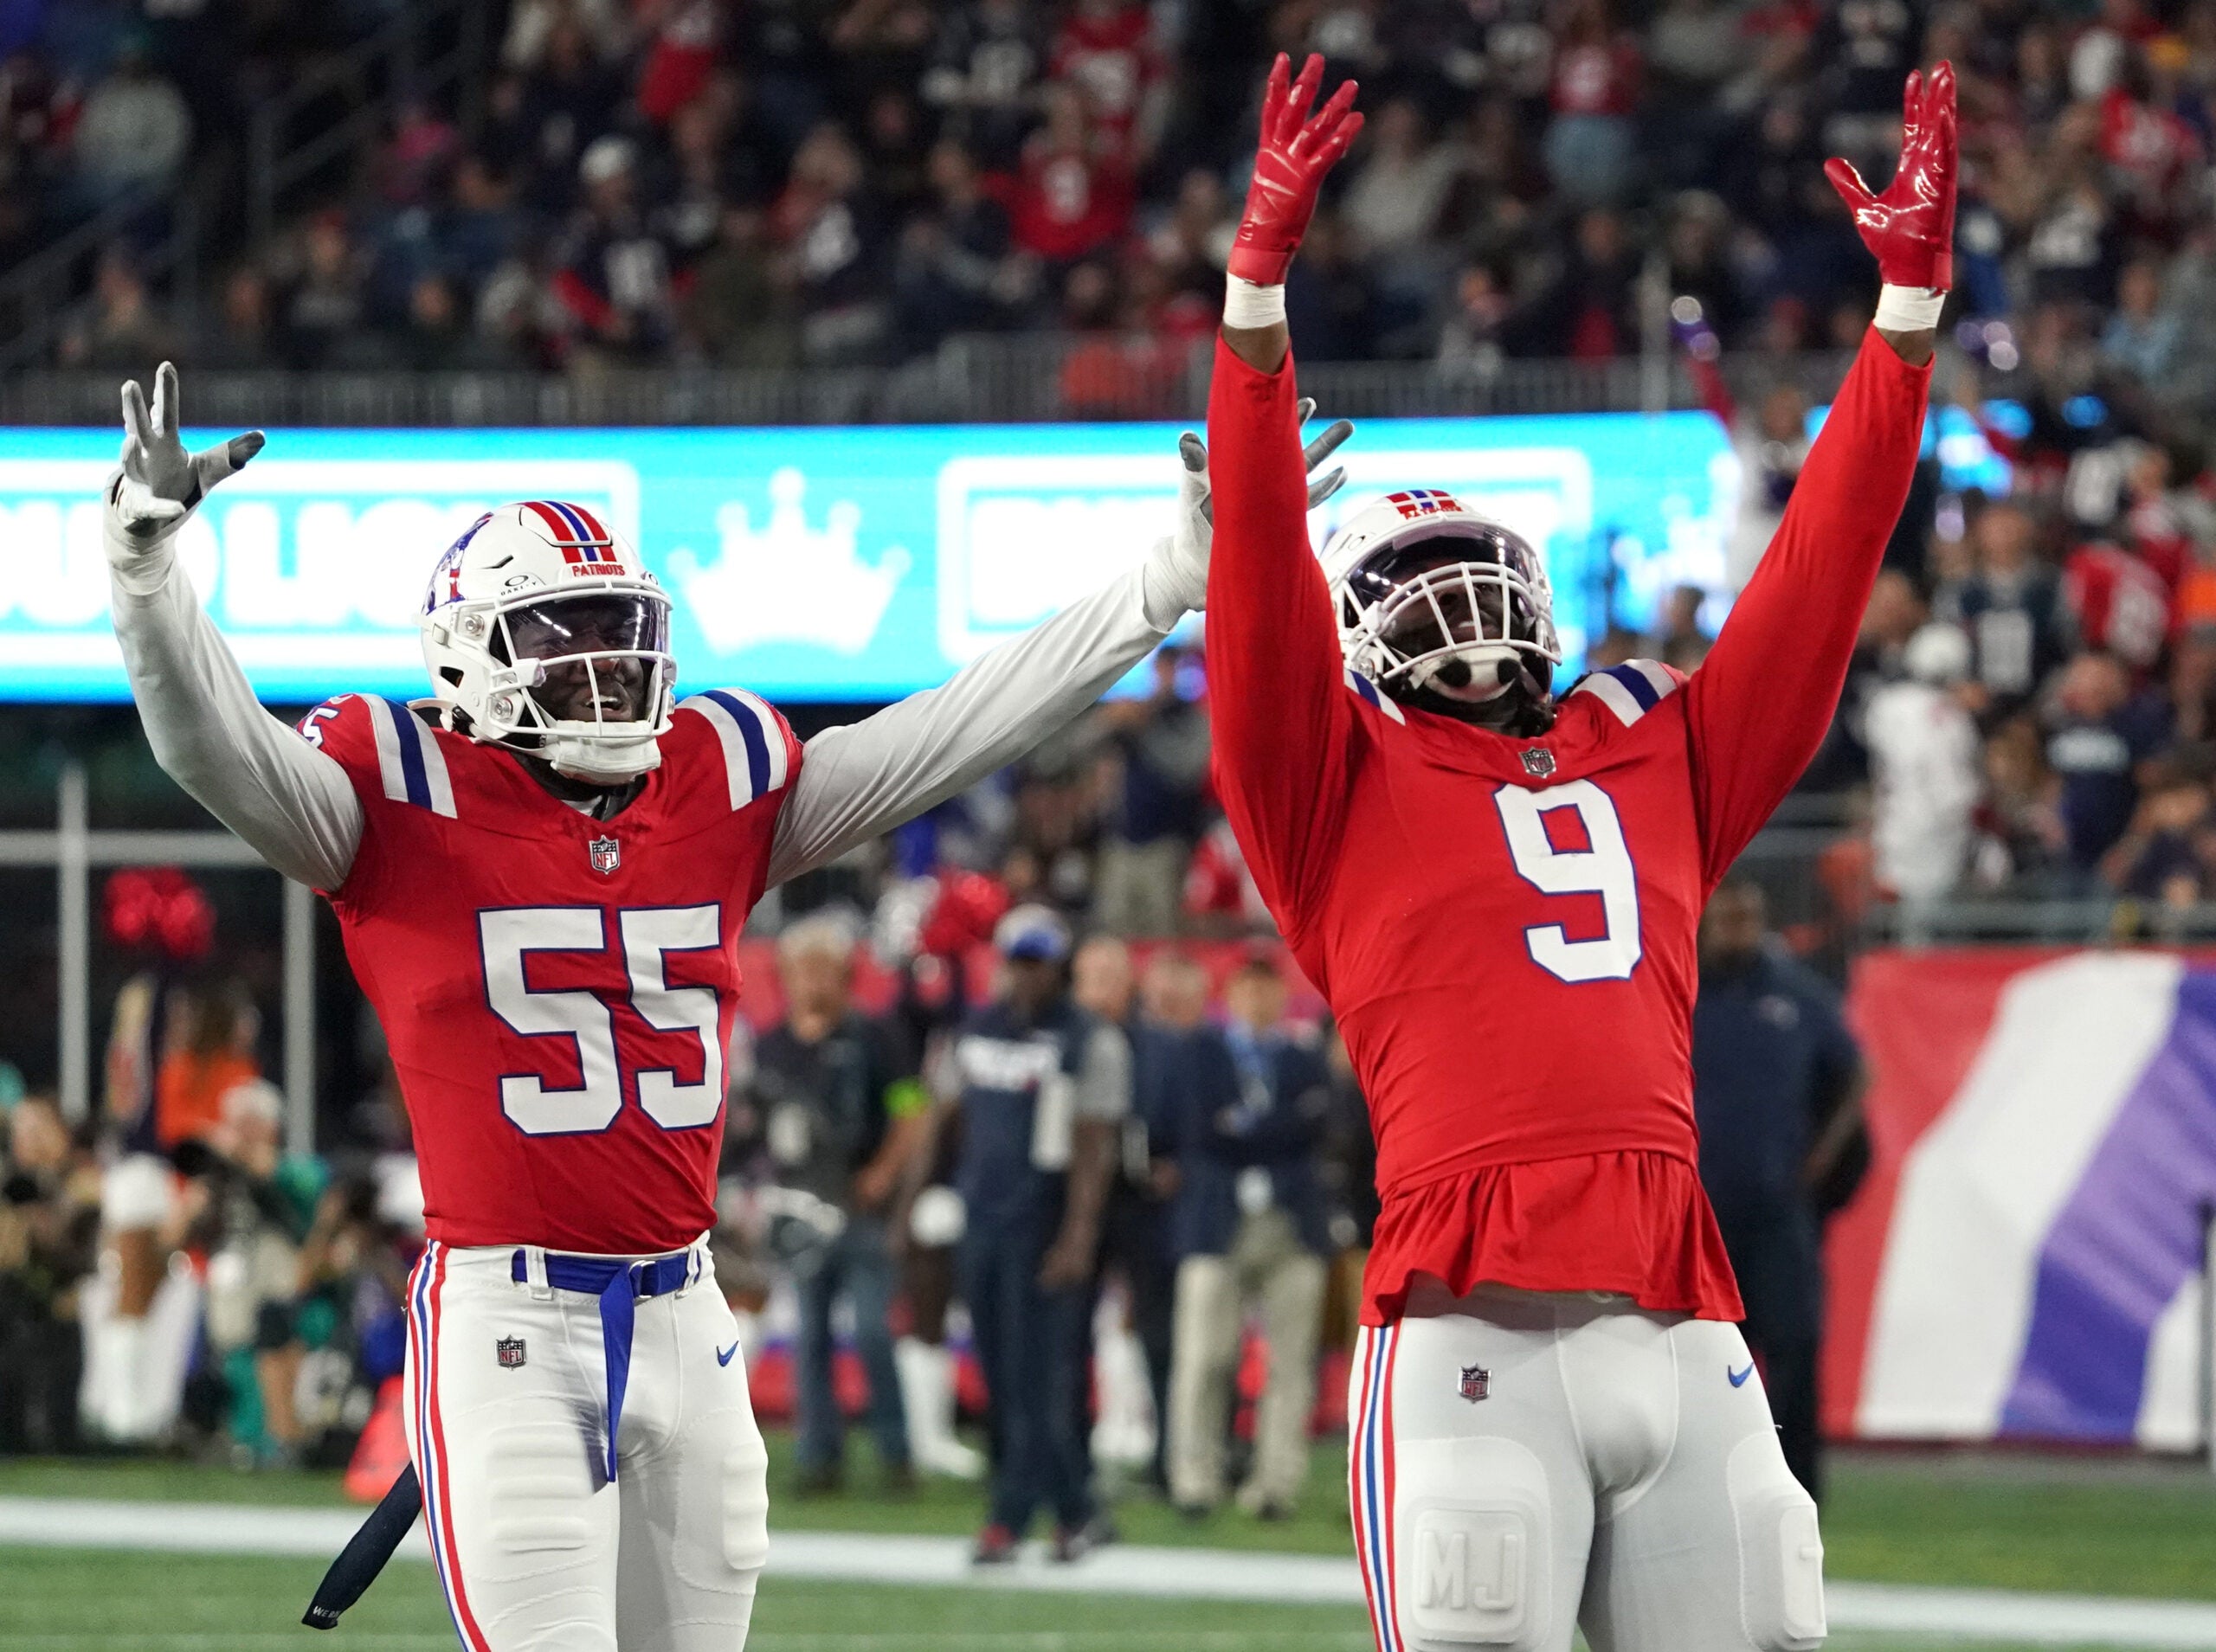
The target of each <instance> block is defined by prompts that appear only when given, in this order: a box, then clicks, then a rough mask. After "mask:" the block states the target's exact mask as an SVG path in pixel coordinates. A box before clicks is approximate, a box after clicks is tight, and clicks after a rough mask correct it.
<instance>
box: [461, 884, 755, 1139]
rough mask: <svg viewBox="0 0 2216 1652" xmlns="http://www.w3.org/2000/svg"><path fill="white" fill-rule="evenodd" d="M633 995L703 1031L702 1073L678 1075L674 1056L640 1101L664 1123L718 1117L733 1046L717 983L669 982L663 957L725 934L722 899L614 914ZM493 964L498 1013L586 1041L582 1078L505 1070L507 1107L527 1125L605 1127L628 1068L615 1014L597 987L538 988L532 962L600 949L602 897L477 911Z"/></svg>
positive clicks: (490, 990) (681, 1124) (678, 1023)
mask: <svg viewBox="0 0 2216 1652" xmlns="http://www.w3.org/2000/svg"><path fill="white" fill-rule="evenodd" d="M617 922H618V923H619V924H620V925H621V927H622V947H623V956H624V962H625V966H626V971H627V973H628V975H629V977H630V983H631V1006H632V1007H633V1008H634V1009H635V1010H636V1011H638V1012H639V1014H640V1015H641V1017H642V1018H643V1019H645V1020H646V1022H647V1025H649V1026H653V1027H656V1028H660V1029H661V1030H663V1031H666V1032H694V1033H697V1034H698V1035H699V1039H700V1054H701V1069H700V1071H701V1077H700V1082H699V1083H697V1084H685V1083H679V1082H678V1078H677V1074H676V1072H675V1071H674V1070H672V1069H670V1068H667V1067H662V1068H653V1069H647V1070H643V1071H641V1072H639V1073H637V1074H635V1077H634V1087H635V1090H637V1093H638V1097H639V1105H640V1106H641V1108H642V1109H644V1110H645V1112H646V1114H647V1117H649V1118H651V1119H652V1120H654V1122H655V1123H656V1124H659V1125H660V1126H661V1127H662V1128H664V1129H665V1130H681V1129H687V1128H693V1127H696V1126H699V1125H703V1124H707V1123H710V1122H712V1121H713V1120H714V1118H715V1116H716V1112H717V1109H718V1108H720V1107H721V1106H722V1105H723V1096H724V1051H723V1040H722V1038H721V1037H720V1027H719V1025H718V1005H717V1002H716V993H715V991H714V989H713V988H712V987H671V986H670V985H669V984H668V980H667V975H666V972H665V969H664V966H663V958H664V956H665V955H667V954H668V953H673V952H705V951H708V950H711V949H712V948H715V947H717V946H718V945H720V944H721V935H720V927H721V923H722V913H721V911H720V910H718V908H717V907H715V906H712V905H711V906H686V907H642V908H638V909H635V910H624V911H622V912H620V913H619V914H617ZM477 937H478V943H479V946H480V950H481V952H482V955H483V958H484V963H485V997H486V1002H487V1003H489V1004H490V1005H491V1006H492V1009H493V1014H495V1015H497V1016H499V1018H500V1019H501V1020H502V1021H504V1022H506V1024H507V1025H508V1026H509V1027H510V1028H511V1029H512V1030H513V1031H515V1032H520V1033H522V1034H524V1035H525V1037H527V1038H568V1039H570V1041H571V1042H572V1043H573V1044H574V1045H576V1047H577V1067H578V1070H579V1071H580V1073H581V1074H582V1075H583V1081H584V1082H583V1083H582V1084H579V1085H577V1087H575V1088H573V1089H568V1090H553V1089H550V1088H548V1086H547V1083H546V1082H545V1080H544V1079H543V1078H541V1077H539V1076H538V1074H537V1073H509V1074H507V1075H506V1076H504V1077H502V1078H501V1080H500V1110H501V1111H502V1112H503V1113H505V1114H506V1115H507V1116H508V1121H509V1122H510V1123H512V1124H513V1125H514V1126H515V1127H516V1128H518V1129H519V1130H521V1131H522V1132H523V1133H524V1134H525V1135H578V1134H581V1133H585V1132H590V1131H596V1130H605V1129H606V1128H608V1127H609V1125H611V1124H613V1123H615V1115H616V1114H618V1113H619V1112H621V1111H622V1108H623V1075H622V1070H621V1068H620V1067H619V1065H618V1064H617V1061H616V1056H615V1016H614V1014H613V1013H612V1012H610V1011H609V1007H608V1006H607V1005H606V1004H605V1003H603V1002H602V1000H601V999H600V996H599V995H598V994H597V993H589V992H586V991H583V990H582V989H578V990H572V991H567V992H554V991H534V990H533V989H532V988H531V987H530V986H529V985H528V984H527V983H526V982H525V979H524V965H525V959H526V958H527V957H528V955H530V954H531V953H534V952H601V951H604V950H605V949H606V948H607V946H608V929H607V922H606V920H605V918H604V917H603V916H602V912H601V910H600V908H598V907H596V906H516V907H506V908H502V909H500V910H494V911H488V912H480V913H479V914H478V915H477Z"/></svg>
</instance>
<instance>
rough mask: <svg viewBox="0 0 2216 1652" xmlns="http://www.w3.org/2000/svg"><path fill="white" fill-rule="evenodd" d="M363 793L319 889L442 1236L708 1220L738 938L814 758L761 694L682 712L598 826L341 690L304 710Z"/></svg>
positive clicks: (639, 1240) (649, 1241) (553, 1244)
mask: <svg viewBox="0 0 2216 1652" xmlns="http://www.w3.org/2000/svg"><path fill="white" fill-rule="evenodd" d="M300 732H301V733H302V735H304V736H306V738H307V739H308V740H309V741H310V742H312V743H314V744H316V745H319V746H320V747H321V748H322V749H323V750H325V752H327V753H329V754H330V755H332V757H334V758H336V759H337V760H338V762H339V763H340V765H341V766H343V767H344V768H345V771H346V774H347V776H348V778H349V779H351V781H353V783H354V791H355V794H356V795H357V796H358V797H359V798H360V799H361V803H362V814H363V825H362V839H361V845H360V847H359V848H358V850H357V851H356V852H355V855H354V863H353V865H352V867H351V869H350V870H349V871H348V873H347V877H346V881H345V884H343V885H342V886H341V887H340V888H338V889H337V890H330V891H327V893H328V894H329V896H330V899H331V904H332V909H333V910H335V911H337V913H338V922H339V925H340V928H341V929H342V930H343V931H344V933H345V938H346V955H347V957H348V958H349V959H350V960H351V961H352V963H353V966H354V974H355V976H356V978H357V979H358V980H360V982H361V984H362V990H363V991H364V993H367V994H368V995H369V1000H370V1005H371V1006H373V1007H374V1008H375V1009H376V1011H377V1019H378V1021H379V1022H380V1023H381V1024H382V1025H383V1028H384V1033H385V1039H386V1042H387V1044H388V1045H390V1049H391V1052H392V1064H393V1071H394V1073H395V1075H396V1077H398V1079H399V1081H400V1090H401V1094H402V1096H403V1098H404V1099H405V1100H406V1102H407V1104H408V1115H409V1121H410V1122H411V1123H412V1124H413V1126H414V1128H415V1153H416V1156H417V1159H418V1160H419V1161H420V1163H421V1167H422V1177H423V1204H424V1213H425V1215H426V1217H427V1218H428V1226H429V1231H430V1237H433V1238H435V1239H437V1240H440V1241H441V1242H443V1243H445V1244H454V1245H480V1244H538V1245H544V1246H546V1247H547V1248H548V1249H550V1250H582V1251H598V1252H603V1253H609V1254H615V1255H627V1254H628V1255H643V1254H646V1253H649V1252H653V1251H661V1250H677V1249H680V1248H681V1247H682V1246H685V1245H686V1244H691V1243H692V1241H693V1240H694V1239H696V1238H698V1237H699V1236H700V1234H701V1233H703V1232H705V1231H706V1230H707V1229H708V1228H709V1227H710V1226H711V1225H713V1223H714V1220H715V1191H716V1162H717V1159H718V1156H719V1154H721V1151H722V1148H723V1134H724V1133H723V1114H724V1067H725V1063H724V1052H725V1051H726V1050H728V1049H729V1048H730V1041H731V1025H732V1020H733V1018H734V1017H735V1016H736V1015H737V1013H738V987H739V972H738V936H739V931H740V930H741V929H743V928H744V925H745V922H746V915H747V913H748V911H749V910H751V909H752V907H753V905H754V903H755V902H756V901H757V900H758V899H760V898H761V895H762V890H763V885H764V884H765V883H766V882H767V878H768V871H769V865H770V839H771V837H772V835H773V833H774V832H775V831H776V823H777V813H778V811H779V809H780V808H782V807H783V802H784V799H785V797H786V795H787V786H788V784H789V781H791V779H792V778H793V776H794V775H796V774H797V773H798V772H799V768H800V745H799V742H797V741H796V740H795V739H794V738H793V736H792V731H791V730H789V728H787V727H786V725H785V723H784V719H783V718H782V717H779V716H778V715H777V713H776V711H774V710H771V709H770V707H769V706H767V705H765V704H763V702H762V701H760V700H758V699H757V698H755V697H753V696H752V695H750V694H744V693H738V692H727V691H715V692H712V693H708V694H701V695H696V696H694V697H692V698H690V699H688V700H686V701H685V702H684V703H683V704H681V705H680V706H679V708H678V710H677V711H676V713H675V715H674V717H673V719H672V723H671V727H670V730H669V732H668V733H667V735H665V736H663V737H662V740H661V754H662V755H661V765H660V767H659V768H655V769H654V771H653V772H652V773H651V774H649V775H647V779H646V784H645V786H644V787H643V789H641V792H640V794H639V795H638V797H637V798H636V799H635V800H633V801H632V802H631V804H630V805H629V807H626V808H625V809H623V810H622V812H621V813H618V814H616V815H615V818H613V819H612V820H595V819H593V818H592V817H591V816H590V815H588V814H585V813H582V812H580V811H578V810H577V809H573V808H571V807H570V806H569V805H568V804H566V803H564V802H563V801H562V800H560V799H558V798H557V797H554V796H552V795H551V794H549V793H548V792H547V791H546V790H545V789H544V787H541V786H540V785H539V784H538V782H537V781H534V780H532V779H531V776H530V775H528V774H527V773H525V770H524V768H523V765H522V763H521V762H519V760H518V759H517V758H516V757H515V755H513V754H512V753H510V752H506V751H504V750H502V749H499V748H498V747H494V746H484V745H478V744H476V743H474V742H472V741H469V740H467V739H465V738H463V737H462V736H459V735H454V734H448V733H445V732H443V731H441V730H435V729H433V728H432V727H431V726H430V725H429V724H428V723H426V722H425V721H424V720H423V719H422V717H418V716H416V715H415V713H414V712H413V711H411V710H409V709H408V708H407V707H405V706H403V705H399V704H395V703H393V702H392V701H390V700H383V699H377V698H376V697H371V696H368V695H346V696H343V697H340V698H338V699H335V700H332V701H330V702H329V703H327V704H324V705H321V706H319V707H318V708H317V709H316V710H312V711H311V712H309V713H308V715H307V716H306V717H305V718H303V719H302V721H301V723H300Z"/></svg>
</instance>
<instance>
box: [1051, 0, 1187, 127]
mask: <svg viewBox="0 0 2216 1652" xmlns="http://www.w3.org/2000/svg"><path fill="white" fill-rule="evenodd" d="M1155 19H1156V13H1155V11H1154V10H1153V9H1152V8H1151V7H1150V6H1147V5H1145V4H1143V3H1140V0H1072V3H1071V4H1070V5H1069V6H1068V7H1067V9H1066V11H1065V13H1064V15H1063V17H1062V22H1061V27H1060V29H1059V30H1057V31H1056V33H1055V35H1054V42H1053V52H1052V55H1051V56H1050V57H1049V59H1048V62H1047V71H1048V73H1049V74H1051V75H1052V76H1053V79H1055V80H1061V81H1066V82H1067V83H1069V84H1070V85H1072V86H1074V87H1079V89H1081V90H1082V91H1083V92H1084V93H1085V97H1086V99H1087V100H1088V101H1089V102H1090V104H1091V106H1092V115H1093V119H1094V120H1095V121H1096V122H1097V123H1098V126H1099V129H1100V135H1101V138H1102V139H1103V141H1104V143H1105V145H1107V146H1108V147H1109V148H1110V149H1111V150H1112V151H1114V152H1115V153H1116V154H1118V155H1120V156H1122V157H1124V158H1125V159H1126V160H1127V161H1128V162H1129V163H1130V164H1131V165H1133V166H1134V167H1137V166H1142V165H1143V164H1145V163H1146V161H1147V159H1148V158H1149V157H1150V156H1151V155H1152V154H1153V153H1154V148H1155V145H1156V143H1157V142H1158V141H1159V140H1160V138H1161V136H1162V128H1163V122H1164V121H1165V120H1166V119H1167V118H1168V114H1169V109H1168V104H1167V98H1166V94H1167V93H1168V90H1169V87H1168V81H1167V71H1166V66H1165V65H1164V63H1163V57H1162V53H1161V51H1160V49H1159V48H1157V46H1156V42H1155V27H1156V22H1155Z"/></svg>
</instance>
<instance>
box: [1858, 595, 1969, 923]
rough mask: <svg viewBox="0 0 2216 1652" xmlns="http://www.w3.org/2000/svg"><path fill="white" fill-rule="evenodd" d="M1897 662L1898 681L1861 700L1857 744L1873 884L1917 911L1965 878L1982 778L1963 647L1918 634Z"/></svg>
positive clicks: (1936, 630)
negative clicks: (1864, 751) (1867, 793)
mask: <svg viewBox="0 0 2216 1652" xmlns="http://www.w3.org/2000/svg"><path fill="white" fill-rule="evenodd" d="M1902 664H1903V666H1904V670H1905V672H1906V673H1907V674H1906V676H1905V677H1904V678H1902V679H1901V680H1899V681H1897V682H1892V683H1888V684H1886V685H1884V686H1883V687H1881V688H1879V689H1878V691H1876V692H1875V693H1873V694H1872V695H1871V697H1870V703H1869V705H1868V708H1867V709H1866V710H1865V714H1864V739H1865V742H1867V743H1868V745H1869V748H1870V770H1871V775H1870V777H1871V781H1873V782H1875V787H1876V797H1875V799H1874V800H1873V801H1872V804H1871V833H1870V835H1871V845H1872V847H1873V848H1874V849H1875V850H1876V852H1877V876H1878V887H1879V888H1880V889H1881V890H1886V891H1888V892H1890V893H1891V894H1892V895H1895V896H1897V897H1899V898H1900V899H1901V900H1902V901H1904V902H1906V903H1910V904H1912V905H1916V904H1922V903H1927V902H1930V901H1935V900H1938V899H1940V898H1942V897H1945V896H1947V895H1949V894H1951V893H1953V892H1954V890H1955V887H1956V886H1957V885H1958V884H1960V883H1961V882H1962V877H1963V875H1964V873H1965V872H1966V871H1968V865H1969V857H1970V846H1971V826H1970V821H1971V815H1972V812H1973V811H1974V809H1975V808H1976V807H1977V802H1978V799H1979V797H1980V795H1981V793H1982V792H1983V790H1984V775H1983V773H1982V764H1981V760H1980V755H1979V747H1978V733H1977V723H1976V721H1975V719H1974V718H1973V717H1972V716H1971V715H1970V712H1969V710H1968V708H1967V707H1966V706H1965V705H1964V704H1963V703H1962V702H1963V695H1962V686H1963V685H1964V684H1965V683H1967V682H1968V678H1969V674H1970V643H1969V639H1968V637H1966V636H1964V635H1963V634H1962V632H1961V631H1960V630H1958V629H1957V628H1956V627H1953V626H1950V625H1944V624H1938V625H1928V626H1925V627H1923V629H1922V630H1920V631H1918V632H1917V633H1916V635H1915V636H1913V637H1912V638H1910V640H1909V644H1908V646H1907V649H1906V650H1905V651H1904V658H1903V661H1902Z"/></svg>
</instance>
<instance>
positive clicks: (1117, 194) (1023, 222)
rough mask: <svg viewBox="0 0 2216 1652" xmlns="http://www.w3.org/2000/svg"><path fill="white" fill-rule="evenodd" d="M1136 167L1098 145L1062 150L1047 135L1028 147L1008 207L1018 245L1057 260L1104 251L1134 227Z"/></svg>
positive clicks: (1024, 152) (1058, 261) (1048, 258)
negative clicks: (1132, 167)
mask: <svg viewBox="0 0 2216 1652" xmlns="http://www.w3.org/2000/svg"><path fill="white" fill-rule="evenodd" d="M1135 199H1136V185H1135V183H1134V181H1133V179H1132V177H1131V168H1130V167H1129V166H1127V165H1125V164H1124V162H1123V161H1122V160H1121V159H1120V158H1118V157H1116V156H1114V155H1112V154H1107V153H1104V152H1101V151H1098V150H1095V149H1082V150H1079V149H1061V148H1056V147H1053V145H1050V144H1049V143H1048V142H1047V138H1046V135H1045V134H1044V133H1041V134H1040V135H1039V136H1038V137H1036V138H1034V139H1033V140H1032V141H1031V142H1030V143H1029V144H1027V145H1025V146H1024V151H1023V164H1022V167H1021V170H1020V171H1019V172H1018V174H1017V177H1016V182H1015V191H1014V195H1013V198H1012V199H1011V200H1010V202H1009V205H1008V216H1009V218H1010V220H1011V226H1010V228H1011V233H1012V234H1013V235H1014V236H1015V244H1016V245H1017V246H1019V247H1021V248H1023V250H1024V251H1026V252H1027V253H1035V254H1038V255H1039V256H1040V258H1043V259H1047V260H1050V261H1052V262H1055V263H1068V262H1071V261H1073V260H1077V259H1080V258H1084V257H1085V256H1087V255H1088V254H1092V253H1096V252H1098V251H1099V250H1100V249H1101V248H1102V247H1105V246H1107V245H1108V244H1109V243H1110V242H1111V241H1116V240H1118V239H1119V238H1121V237H1122V236H1123V235H1124V234H1125V233H1126V232H1127V231H1128V230H1129V229H1130V228H1131V211H1132V207H1133V203H1134V201H1135Z"/></svg>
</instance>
